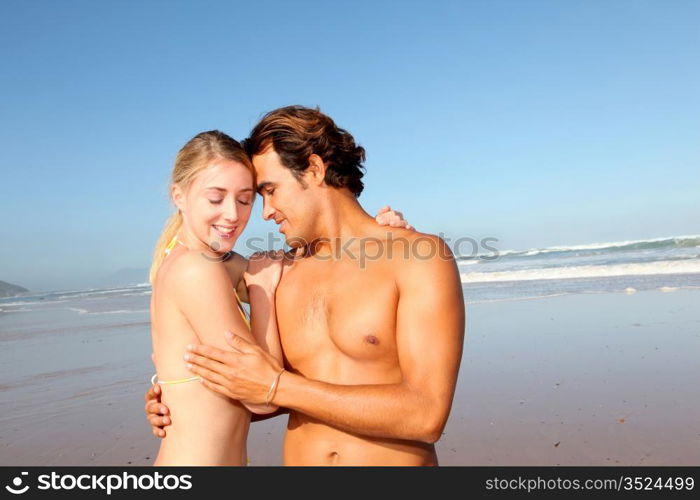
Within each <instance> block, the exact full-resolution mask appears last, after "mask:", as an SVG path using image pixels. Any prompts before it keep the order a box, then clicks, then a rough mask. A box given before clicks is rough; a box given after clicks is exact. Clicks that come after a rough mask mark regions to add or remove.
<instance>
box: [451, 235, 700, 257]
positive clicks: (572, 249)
mask: <svg viewBox="0 0 700 500" xmlns="http://www.w3.org/2000/svg"><path fill="white" fill-rule="evenodd" d="M665 248H670V249H671V248H700V235H687V236H670V237H664V238H652V239H646V240H629V241H612V242H605V243H588V244H585V245H567V246H552V247H544V248H529V249H526V250H503V251H500V252H498V257H499V258H504V257H507V258H519V257H534V256H538V255H544V256H550V255H551V254H568V253H581V252H583V253H608V252H627V251H635V250H658V249H665ZM491 255H492V254H491V253H489V254H485V255H484V256H491ZM484 256H482V255H479V256H462V257H459V258H458V260H460V261H461V262H469V261H472V260H474V261H475V262H478V260H475V259H484Z"/></svg>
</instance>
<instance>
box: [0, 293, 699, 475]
mask: <svg viewBox="0 0 700 500" xmlns="http://www.w3.org/2000/svg"><path fill="white" fill-rule="evenodd" d="M698 304H700V291H698V290H664V291H644V292H637V293H634V294H626V293H602V294H578V295H565V296H559V297H551V298H542V299H536V300H512V301H501V302H490V303H480V304H470V305H467V332H466V334H467V337H466V343H465V349H464V356H463V360H462V367H461V371H460V376H459V381H458V386H457V391H456V394H455V400H454V404H453V407H452V412H451V415H450V419H449V422H448V424H447V427H446V429H445V432H444V435H443V436H442V439H441V440H440V441H439V442H438V443H437V448H438V454H439V456H440V462H441V464H443V465H698V464H700V418H699V417H700V400H699V399H698V398H697V386H698V382H700V364H699V363H698V361H697V358H698V355H699V354H700V308H699V307H698ZM17 314H22V313H15V314H14V315H13V316H15V319H14V320H13V319H12V318H9V316H10V315H5V316H4V317H0V340H1V341H2V343H1V344H0V346H1V347H2V350H3V355H2V356H3V363H2V382H0V407H1V408H2V412H1V413H0V465H45V466H54V465H117V466H121V465H150V464H151V463H152V461H153V459H154V457H155V454H156V452H157V449H158V440H157V438H155V437H154V436H153V435H152V434H151V433H150V429H149V427H148V425H147V422H146V420H145V417H144V413H143V393H144V392H145V390H146V389H147V387H148V385H149V384H148V379H149V378H150V375H151V374H152V370H153V369H152V366H151V364H150V358H149V356H150V338H149V329H148V323H147V322H145V321H144V318H143V315H140V316H139V315H134V316H133V318H128V317H127V318H125V319H124V321H123V322H122V323H121V324H120V325H119V326H116V327H115V326H110V327H105V328H102V329H100V328H99V327H95V326H94V325H93V327H92V328H85V329H78V330H75V329H71V330H65V329H62V327H61V322H60V321H57V320H55V319H52V321H56V328H54V329H53V330H50V331H48V332H46V331H45V330H41V331H39V330H37V333H36V334H31V332H30V333H29V334H27V333H26V332H24V333H23V334H22V335H15V334H13V323H12V321H18V320H17V318H19V317H18V316H16V315H17ZM285 426H286V417H277V418H274V419H270V420H268V421H265V422H260V423H255V424H253V425H252V427H251V434H250V438H249V445H248V446H249V455H250V458H251V465H280V464H281V444H282V436H283V433H284V428H285Z"/></svg>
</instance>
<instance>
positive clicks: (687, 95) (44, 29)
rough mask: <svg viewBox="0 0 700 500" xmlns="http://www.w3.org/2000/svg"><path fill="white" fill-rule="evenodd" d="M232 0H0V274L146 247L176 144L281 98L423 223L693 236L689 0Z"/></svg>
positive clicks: (140, 252) (48, 283) (698, 32)
mask: <svg viewBox="0 0 700 500" xmlns="http://www.w3.org/2000/svg"><path fill="white" fill-rule="evenodd" d="M252 4H254V2H231V1H226V2H215V1H198V2H195V1H189V2H186V1H161V2H155V1H151V2H137V1H119V2H116V1H113V2H92V1H90V2H88V1H70V2H53V1H45V2H40V1H28V2H20V1H9V2H2V3H1V4H0V60H1V61H2V73H1V75H2V76H1V78H0V116H1V117H2V118H1V119H0V132H1V134H0V141H1V142H0V171H1V173H2V181H1V182H0V208H1V209H2V220H3V222H2V226H0V238H1V239H2V245H1V246H0V280H4V281H9V282H14V283H18V284H21V285H24V286H27V287H29V288H32V289H36V290H40V289H44V290H47V289H62V288H74V287H80V286H89V285H91V284H93V283H96V282H98V281H99V279H100V278H101V277H103V276H105V275H109V274H110V273H112V272H114V271H116V270H118V269H120V268H128V267H147V266H148V264H149V260H150V254H151V249H152V246H153V244H154V242H155V240H156V239H157V237H158V234H159V231H160V228H161V226H162V223H163V222H164V220H165V218H166V217H167V215H168V213H169V210H170V208H169V205H168V200H167V197H166V188H167V179H168V175H169V173H170V169H171V167H172V161H173V159H174V156H175V153H176V152H177V150H178V149H179V148H180V147H181V146H182V144H184V143H185V142H186V141H187V140H188V139H189V138H190V137H191V136H193V135H194V134H196V133H197V132H200V131H202V130H209V129H213V128H219V129H221V130H224V131H226V132H227V133H229V134H231V135H233V136H234V137H236V138H239V139H240V138H243V137H245V136H246V135H247V133H248V132H249V131H250V129H251V128H252V126H253V125H254V124H255V122H256V120H257V119H259V118H260V116H261V115H262V113H264V112H266V111H269V110H271V109H274V108H276V107H278V106H282V105H287V104H304V105H309V106H316V105H318V106H320V107H321V109H322V110H323V111H325V112H326V113H328V114H329V115H330V116H332V117H333V118H334V119H335V120H336V122H337V123H338V124H339V125H340V126H342V127H344V128H346V129H348V130H349V131H350V132H351V133H352V134H353V135H354V136H355V138H356V139H357V141H358V142H359V143H361V144H362V145H363V146H364V147H365V148H366V149H367V152H368V160H367V163H366V166H367V175H366V185H367V188H366V191H365V193H364V194H363V195H362V197H361V201H362V203H363V205H364V206H365V207H366V209H367V210H368V211H370V212H373V211H375V210H377V209H378V208H379V207H380V206H381V205H382V204H385V203H390V204H392V206H395V207H398V208H399V209H401V210H402V211H403V212H404V213H405V214H406V216H407V217H408V218H409V220H410V221H411V222H412V223H414V224H415V225H416V226H417V227H418V228H420V229H421V230H424V231H426V232H432V233H440V232H442V233H445V234H446V235H448V236H450V237H452V238H456V237H459V236H470V237H472V238H475V239H480V238H484V237H487V236H492V237H496V238H498V239H499V240H500V241H499V243H498V245H497V246H499V247H500V248H502V249H506V248H530V247H542V246H549V245H558V244H581V243H590V242H596V241H619V240H626V239H642V238H653V237H660V236H670V235H681V234H698V233H700V191H699V190H698V186H700V168H698V167H699V165H698V163H699V162H698V160H699V158H700V154H699V153H700V146H699V145H700V141H698V138H700V99H699V97H700V91H699V90H698V89H700V64H698V63H699V61H700V57H699V56H700V29H699V28H700V3H698V2H694V1H680V0H677V1H673V2H662V1H653V2H648V1H640V0H635V1H615V2H609V1H586V2H580V1H554V0H553V1H525V0H518V1H483V2H476V1H459V2H435V1H430V2H427V1H426V2H394V1H384V2H376V1H375V2H321V1H318V2H308V1H306V2H265V4H264V5H252ZM254 214H255V215H254V219H252V220H251V223H250V224H249V226H248V229H247V231H248V234H249V235H250V236H255V235H263V234H265V233H267V232H270V231H272V232H274V230H275V228H274V225H273V224H272V223H267V222H263V221H262V219H261V218H260V216H259V215H260V204H257V207H256V208H255V209H254Z"/></svg>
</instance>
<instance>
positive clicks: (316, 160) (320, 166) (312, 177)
mask: <svg viewBox="0 0 700 500" xmlns="http://www.w3.org/2000/svg"><path fill="white" fill-rule="evenodd" d="M304 173H305V174H306V176H307V178H306V181H307V182H310V183H313V184H316V185H317V186H320V185H321V184H323V180H324V179H325V178H326V164H325V162H324V161H323V159H322V158H321V157H320V156H318V155H317V154H312V155H311V156H309V168H307V169H306V172H304Z"/></svg>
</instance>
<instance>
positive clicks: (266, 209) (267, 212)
mask: <svg viewBox="0 0 700 500" xmlns="http://www.w3.org/2000/svg"><path fill="white" fill-rule="evenodd" d="M262 215H263V219H265V220H270V219H271V218H272V217H274V215H275V209H274V207H273V206H272V203H270V202H269V201H267V200H266V199H265V198H263V213H262Z"/></svg>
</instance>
